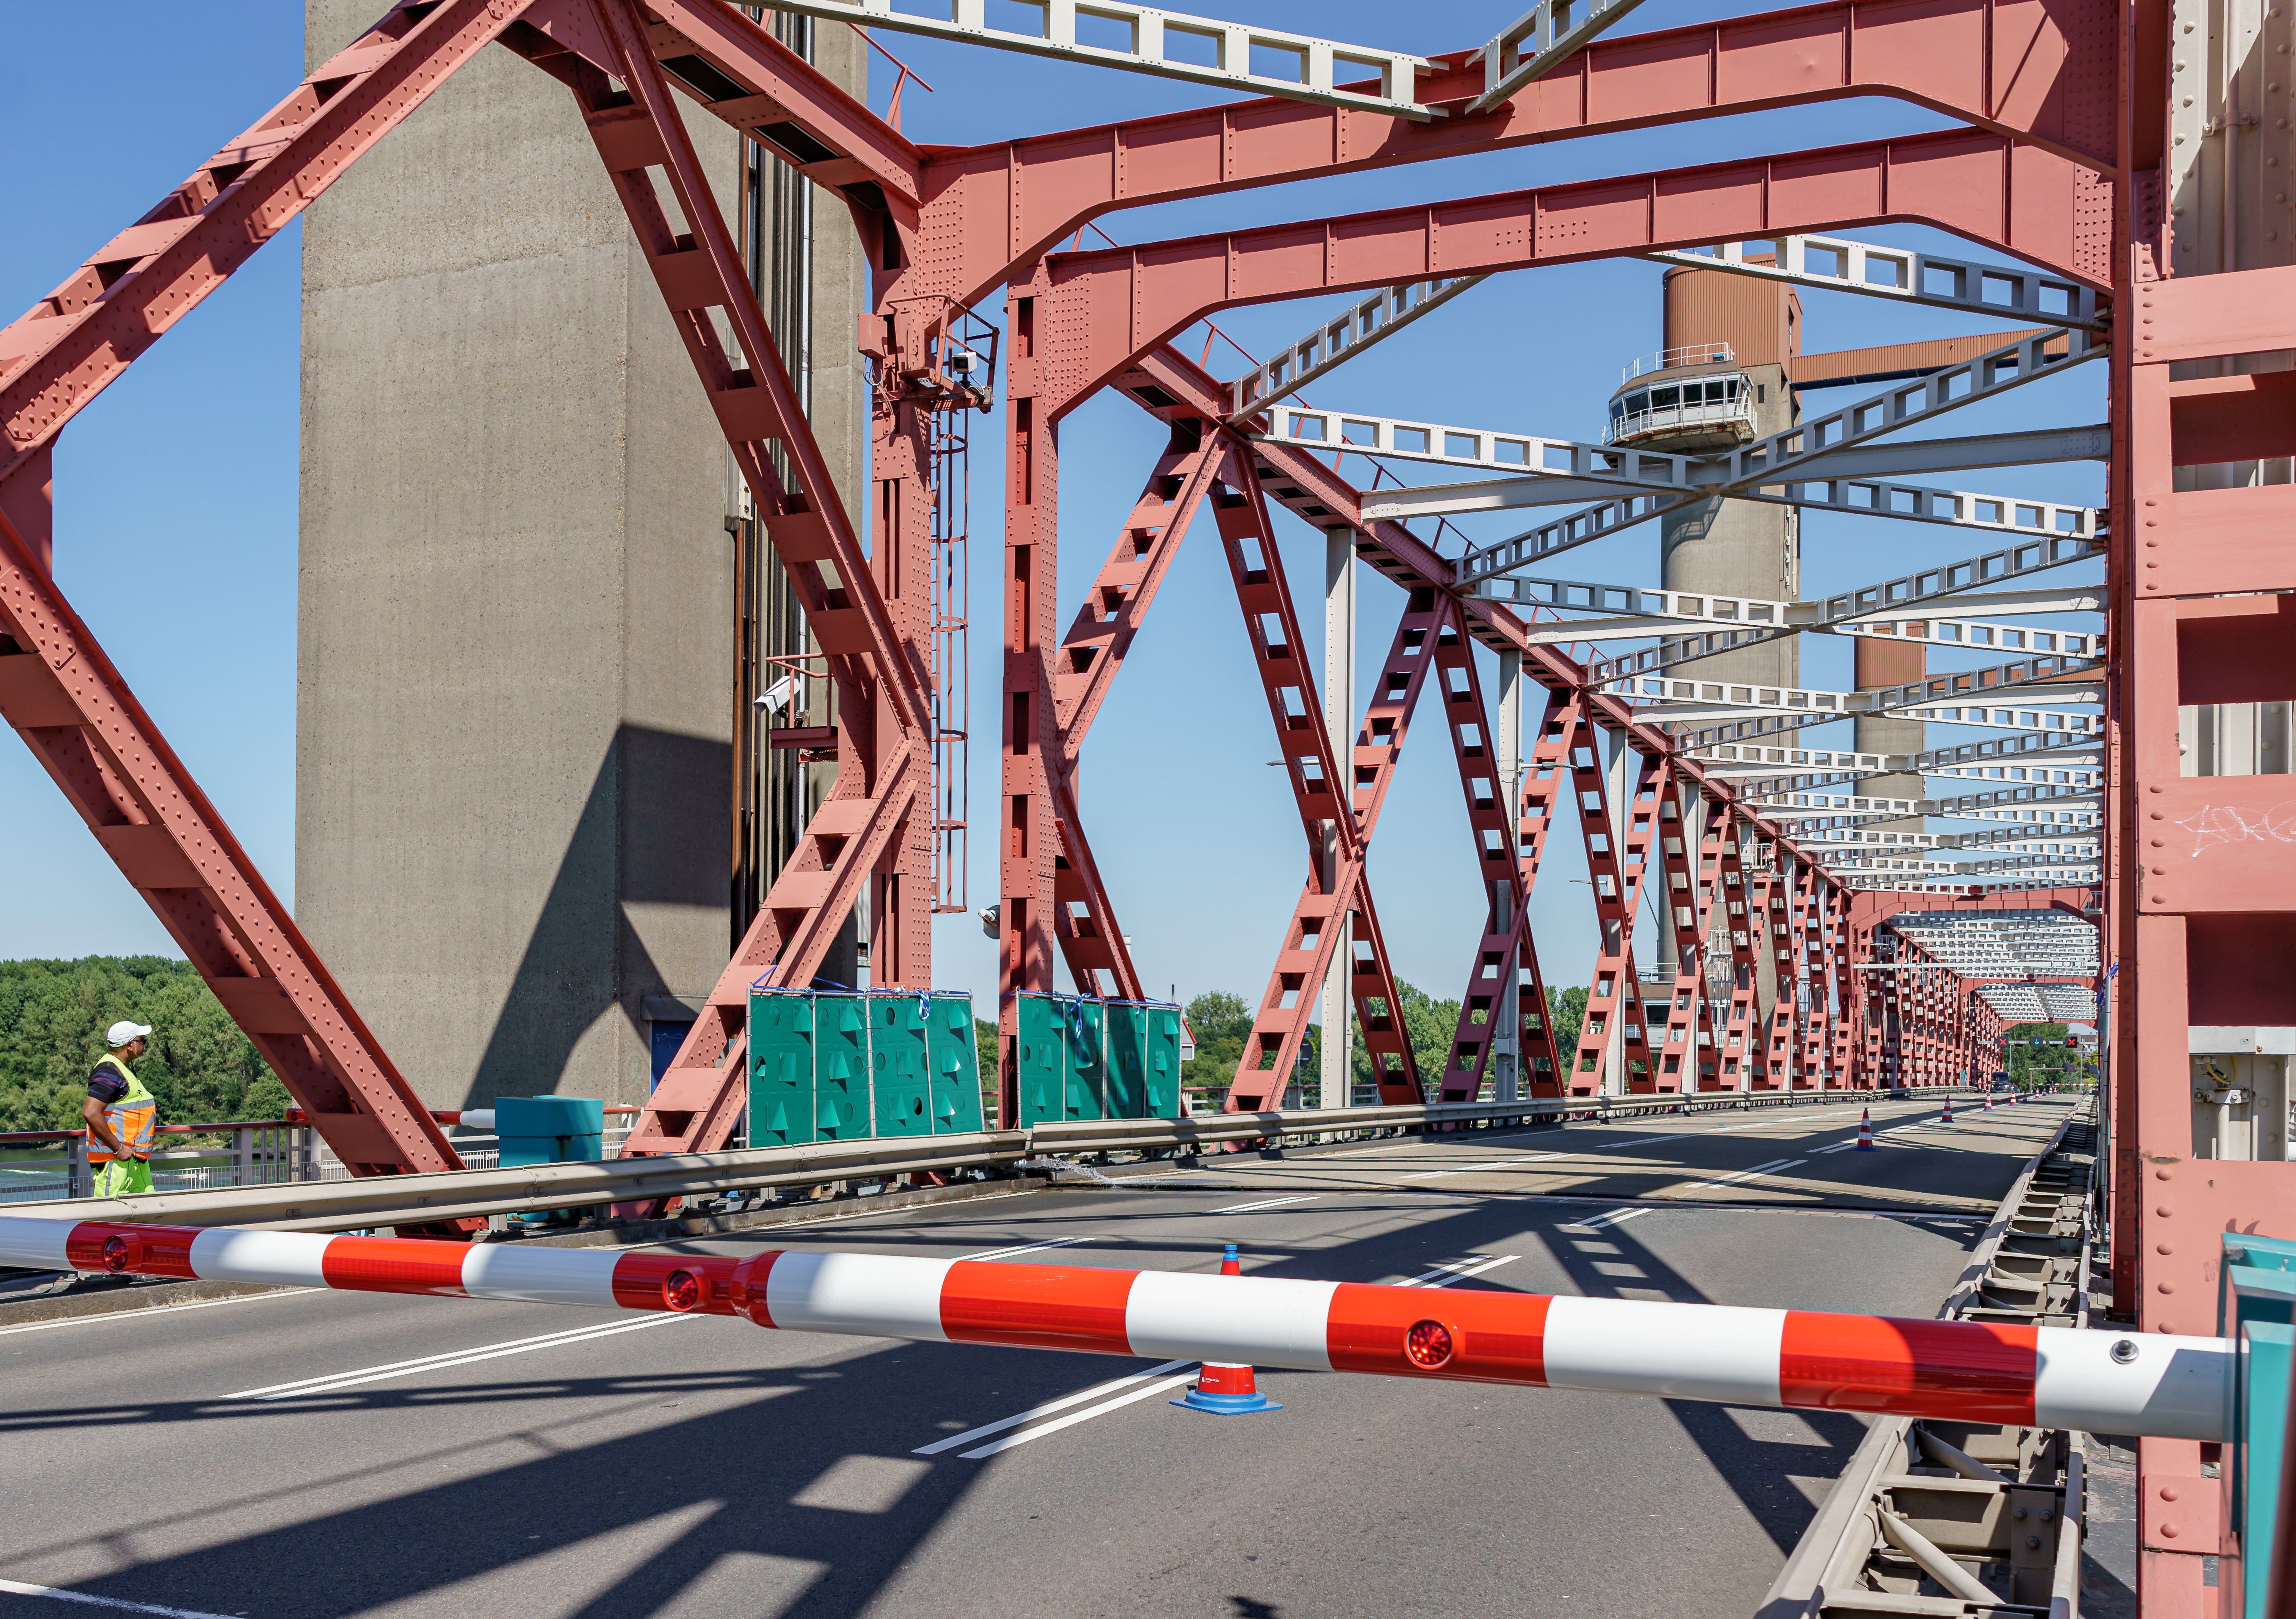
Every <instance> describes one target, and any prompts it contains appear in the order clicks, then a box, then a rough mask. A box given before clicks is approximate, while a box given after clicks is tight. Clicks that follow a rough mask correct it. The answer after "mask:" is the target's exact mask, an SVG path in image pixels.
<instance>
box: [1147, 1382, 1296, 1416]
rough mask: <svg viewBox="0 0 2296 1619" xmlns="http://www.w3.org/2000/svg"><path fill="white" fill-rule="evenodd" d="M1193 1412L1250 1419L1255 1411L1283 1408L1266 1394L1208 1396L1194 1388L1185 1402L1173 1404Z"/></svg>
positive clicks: (1177, 1401) (1174, 1402)
mask: <svg viewBox="0 0 2296 1619" xmlns="http://www.w3.org/2000/svg"><path fill="white" fill-rule="evenodd" d="M1171 1403H1172V1404H1174V1405H1184V1406H1185V1407H1187V1408H1188V1410H1192V1411H1210V1413H1211V1414H1212V1415H1213V1416H1215V1417H1248V1416H1250V1415H1251V1413H1252V1412H1254V1411H1280V1410H1283V1407H1282V1406H1280V1405H1278V1404H1277V1403H1276V1402H1275V1401H1273V1400H1271V1399H1269V1398H1268V1397H1267V1395H1266V1394H1206V1393H1204V1392H1203V1391H1202V1390H1201V1389H1198V1388H1192V1389H1190V1390H1189V1391H1188V1394H1187V1397H1186V1398H1185V1399H1184V1400H1175V1401H1172V1402H1171Z"/></svg>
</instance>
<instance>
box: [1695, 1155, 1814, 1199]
mask: <svg viewBox="0 0 2296 1619" xmlns="http://www.w3.org/2000/svg"><path fill="white" fill-rule="evenodd" d="M1808 1162H1809V1160H1808V1159H1807V1158H1779V1159H1777V1160H1776V1161H1775V1162H1774V1163H1769V1164H1757V1165H1755V1166H1754V1167H1753V1168H1751V1169H1742V1170H1740V1171H1739V1172H1738V1173H1736V1174H1734V1175H1719V1176H1717V1177H1716V1178H1715V1179H1713V1180H1711V1181H1701V1182H1697V1183H1696V1184H1695V1185H1693V1187H1692V1188H1691V1189H1690V1190H1693V1191H1705V1190H1708V1189H1710V1188H1712V1187H1717V1186H1735V1185H1737V1184H1738V1183H1739V1182H1742V1181H1759V1180H1760V1179H1761V1178H1762V1177H1763V1176H1764V1175H1770V1174H1775V1173H1777V1172H1778V1171H1779V1170H1782V1169H1792V1167H1793V1166H1794V1165H1797V1164H1807V1163H1808Z"/></svg>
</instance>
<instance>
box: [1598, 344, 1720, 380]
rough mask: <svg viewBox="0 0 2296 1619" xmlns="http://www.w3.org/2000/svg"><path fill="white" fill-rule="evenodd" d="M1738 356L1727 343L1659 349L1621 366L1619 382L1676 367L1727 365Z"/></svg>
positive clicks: (1685, 345) (1684, 345) (1683, 345)
mask: <svg viewBox="0 0 2296 1619" xmlns="http://www.w3.org/2000/svg"><path fill="white" fill-rule="evenodd" d="M1737 357H1738V356H1736V355H1734V354H1733V353H1732V352H1731V351H1730V345H1729V344H1727V343H1685V344H1682V345H1680V346H1679V347H1677V348H1661V349H1660V350H1659V351H1658V352H1657V353H1656V354H1646V355H1644V356H1642V357H1641V358H1639V359H1637V360H1636V361H1635V362H1634V363H1633V364H1630V365H1626V366H1621V367H1620V371H1619V380H1620V382H1621V383H1627V382H1631V381H1633V380H1635V379H1636V377H1639V376H1644V375H1645V374H1647V373H1649V372H1654V371H1672V370H1674V369H1675V368H1676V367H1677V366H1678V365H1727V364H1730V363H1731V362H1732V361H1733V360H1735V359H1736V358H1737Z"/></svg>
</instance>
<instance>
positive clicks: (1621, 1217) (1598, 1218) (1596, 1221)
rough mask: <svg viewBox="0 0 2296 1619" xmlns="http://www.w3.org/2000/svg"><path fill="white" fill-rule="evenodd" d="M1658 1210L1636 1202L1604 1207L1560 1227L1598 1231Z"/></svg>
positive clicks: (1568, 1229)
mask: <svg viewBox="0 0 2296 1619" xmlns="http://www.w3.org/2000/svg"><path fill="white" fill-rule="evenodd" d="M1657 1212H1658V1211H1657V1210H1656V1209H1654V1208H1652V1206H1650V1205H1649V1204H1647V1203H1643V1204H1637V1205H1636V1206H1634V1207H1631V1208H1612V1209H1605V1210H1603V1212H1602V1213H1601V1214H1589V1215H1588V1216H1587V1218H1586V1219H1584V1220H1574V1221H1572V1222H1570V1223H1569V1224H1568V1225H1565V1226H1564V1227H1563V1228H1562V1229H1563V1230H1564V1231H1601V1230H1603V1228H1604V1227H1605V1226H1612V1225H1624V1224H1625V1223H1626V1222H1628V1221H1629V1220H1639V1219H1641V1218H1642V1217H1643V1216H1644V1214H1656V1213H1657Z"/></svg>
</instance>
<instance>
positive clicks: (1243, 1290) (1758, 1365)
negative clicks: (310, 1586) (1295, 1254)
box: [0, 1215, 2237, 1495]
mask: <svg viewBox="0 0 2296 1619" xmlns="http://www.w3.org/2000/svg"><path fill="white" fill-rule="evenodd" d="M0 1263H12V1264H18V1265H26V1266H31V1267H47V1268H57V1269H62V1268H70V1269H74V1270H97V1269H100V1270H106V1271H114V1272H117V1273H119V1274H124V1275H141V1276H160V1277H171V1278H184V1279H195V1280H203V1281H226V1282H251V1283H257V1284H267V1285H272V1286H285V1287H304V1288H339V1289H346V1290H350V1291H357V1292H372V1293H417V1294H430V1295H437V1296H448V1297H466V1298H484V1299H496V1300H514V1301H521V1302H526V1303H533V1304H570V1305H576V1306H582V1307H587V1308H591V1309H621V1310H632V1311H644V1312H677V1313H687V1312H701V1313H707V1314H717V1315H733V1316H742V1317H744V1318H746V1319H747V1320H749V1321H751V1322H753V1323H754V1324H755V1325H757V1326H759V1327H765V1328H770V1329H784V1330H791V1331H805V1332H825V1333H833V1334H840V1335H845V1336H851V1337H890V1338H906V1339H911V1340H915V1341H919V1342H931V1343H971V1344H987V1345H1004V1346H1007V1347H1016V1348H1032V1349H1062V1350H1069V1351H1072V1352H1076V1353H1087V1354H1107V1355H1120V1356H1127V1357H1134V1358H1146V1359H1174V1360H1180V1359H1185V1360H1193V1361H1204V1362H1208V1363H1209V1362H1217V1363H1223V1364H1234V1365H1247V1366H1256V1367H1284V1368H1288V1369H1292V1370H1308V1371H1349V1372H1359V1373H1367V1374H1371V1375H1374V1376H1382V1377H1402V1378H1439V1379H1447V1380H1455V1381H1464V1382H1471V1383H1499V1384H1513V1385H1520V1386H1530V1387H1544V1388H1577V1389H1588V1390H1599V1391H1606V1392H1611V1393H1618V1394H1649V1395H1656V1396H1659V1397H1661V1398H1666V1399H1683V1400H1702V1401H1712V1402H1720V1403H1725V1404H1731V1405H1755V1406H1769V1407H1786V1408H1794V1407H1800V1408H1804V1409H1822V1410H1851V1411H1869V1412H1874V1413H1878V1414H1883V1415H1895V1416H1909V1417H1914V1418H1918V1419H1924V1420H1929V1419H1942V1420H1946V1421H1958V1422H1970V1421H1974V1422H1978V1423H1989V1422H1990V1423H2005V1424H2016V1425H2024V1426H2027V1427H2032V1426H2038V1427H2046V1428H2053V1429H2057V1428H2068V1427H2074V1428H2102V1429H2104V1430H2106V1431H2110V1432H2113V1433H2124V1434H2141V1435H2153V1436H2157V1437H2163V1438H2178V1439H2195V1440H2201V1441H2204V1442H2205V1441H2213V1440H2218V1439H2221V1438H2222V1437H2223V1435H2224V1432H2225V1423H2226V1411H2227V1410H2229V1409H2230V1408H2229V1403H2228V1395H2229V1391H2230V1388H2231V1382H2232V1378H2233V1377H2234V1368H2235V1360H2236V1358H2237V1357H2236V1354H2235V1346H2234V1345H2230V1344H2227V1343H2225V1342H2223V1341H2221V1340H2218V1339H2216V1338H2201V1337H2170V1336H2168V1335H2165V1334H2153V1335H2149V1336H2147V1337H2144V1338H2143V1340H2142V1341H2141V1342H2140V1341H2138V1340H2137V1339H2136V1338H2135V1337H2129V1336H2124V1335H2122V1334H2120V1333H2113V1332H2093V1331H2087V1330H2083V1329H2075V1328H2062V1327H2036V1326H2015V1325H2009V1324H2002V1323H1994V1322H1985V1321H1895V1320H1890V1319H1887V1318H1884V1317H1879V1316H1859V1315H1836V1314H1829V1313H1822V1312H1815V1311H1804V1310H1777V1309H1751V1308H1746V1307H1743V1306H1739V1305H1729V1304H1676V1303H1670V1302H1669V1303H1661V1302H1654V1301H1650V1300H1643V1299H1608V1298H1586V1297H1580V1296H1570V1295H1552V1296H1550V1295H1546V1294H1536V1293H1509V1292H1501V1291H1478V1290H1470V1289H1464V1288H1462V1289H1457V1290H1445V1291H1442V1292H1439V1293H1431V1292H1430V1291H1428V1290H1426V1289H1423V1288H1409V1287H1398V1286H1394V1285H1382V1284H1365V1283H1358V1282H1336V1281H1316V1280H1305V1279H1295V1278H1278V1277H1259V1276H1243V1275H1237V1276H1226V1275H1218V1274H1206V1273H1204V1272H1201V1271H1195V1272H1178V1271H1125V1270H1113V1269H1103V1268H1100V1267H1096V1266H1087V1265H1054V1264H1037V1263H1022V1262H1021V1261H1018V1260H1006V1261H994V1260H965V1259H931V1258H917V1257H911V1256H907V1255H890V1254H852V1253H819V1252H799V1251H795V1250H785V1249H770V1250H767V1251H764V1252H760V1253H754V1254H750V1255H743V1256H739V1257H736V1256H734V1255H692V1254H675V1253H662V1252H660V1251H659V1250H649V1249H619V1250H615V1249H584V1248H562V1247H521V1246H504V1245H498V1244H493V1243H463V1242H444V1241H438V1240H434V1239H421V1238H376V1237H361V1236H318V1235H312V1234H306V1233H302V1232H295V1231H250V1230H243V1229H238V1230H235V1229H232V1228H228V1227H225V1228H209V1229H205V1230H198V1231H193V1230H186V1229H185V1228H184V1227H182V1226H168V1225H150V1224H134V1223H128V1222H111V1221H90V1220H78V1221H73V1220H47V1219H41V1220H33V1219H25V1218H22V1217H21V1216H16V1215H0ZM1972 1465H1974V1464H1972ZM2042 1494H2044V1495H2046V1492H2042Z"/></svg>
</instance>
